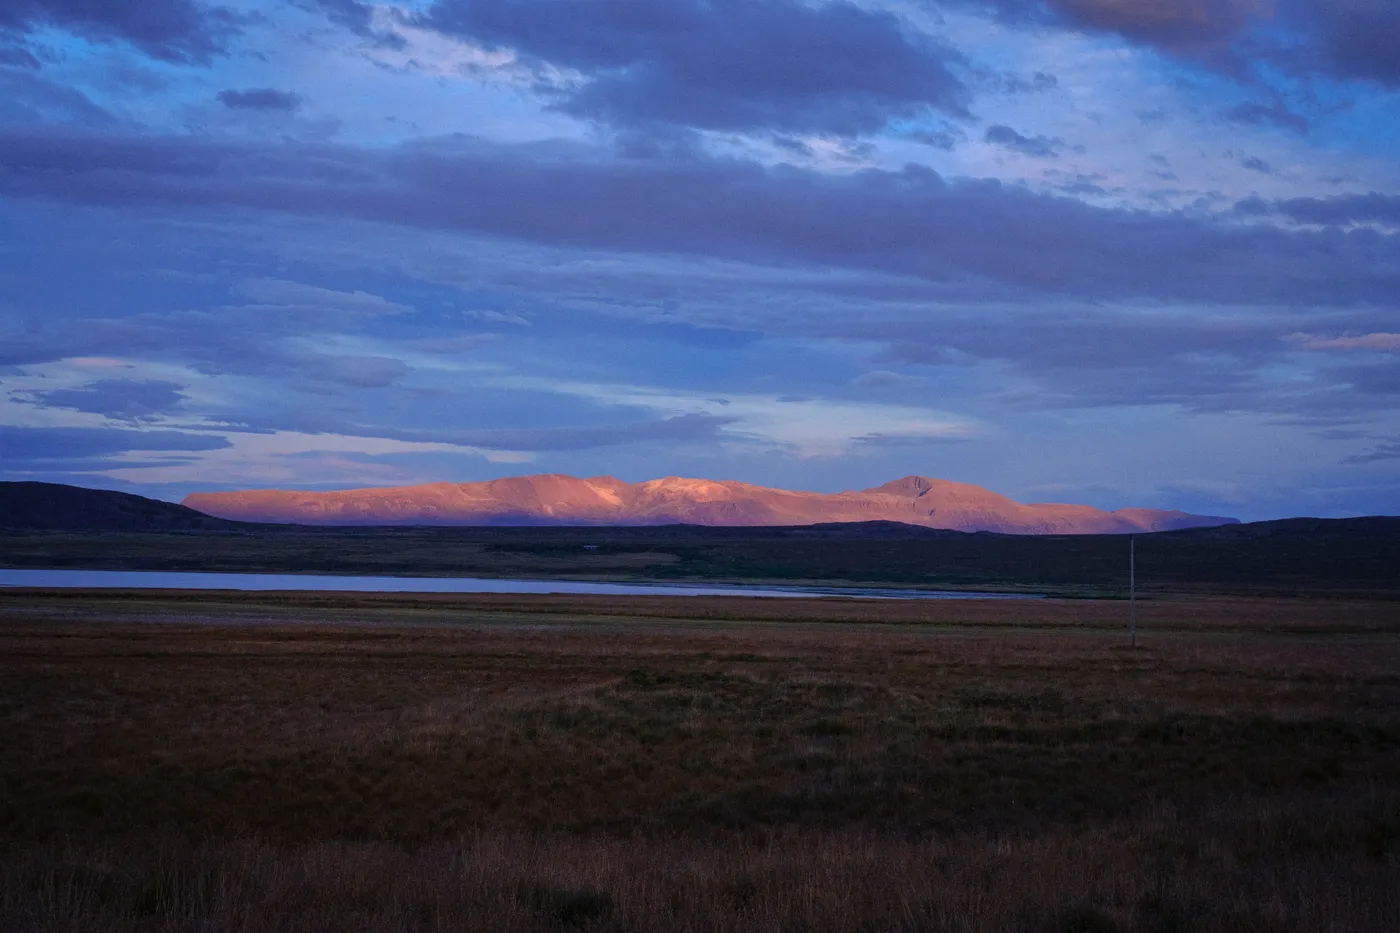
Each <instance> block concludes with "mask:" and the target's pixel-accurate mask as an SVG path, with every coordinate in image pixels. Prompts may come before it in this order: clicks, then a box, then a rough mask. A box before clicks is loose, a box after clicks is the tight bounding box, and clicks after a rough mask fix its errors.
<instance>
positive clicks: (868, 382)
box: [851, 369, 928, 389]
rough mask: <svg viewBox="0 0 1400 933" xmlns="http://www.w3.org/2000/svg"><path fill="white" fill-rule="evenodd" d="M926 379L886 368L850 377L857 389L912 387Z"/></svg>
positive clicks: (921, 383) (919, 384)
mask: <svg viewBox="0 0 1400 933" xmlns="http://www.w3.org/2000/svg"><path fill="white" fill-rule="evenodd" d="M927 381H928V380H926V379H924V378H923V377H921V376H906V375H904V374H903V373H895V372H890V371H889V370H887V369H877V370H874V371H872V372H868V373H862V374H861V375H859V376H857V377H856V378H854V379H852V380H851V385H853V386H855V387H856V388H858V389H913V388H917V387H919V386H921V385H923V384H924V383H925V382H927Z"/></svg>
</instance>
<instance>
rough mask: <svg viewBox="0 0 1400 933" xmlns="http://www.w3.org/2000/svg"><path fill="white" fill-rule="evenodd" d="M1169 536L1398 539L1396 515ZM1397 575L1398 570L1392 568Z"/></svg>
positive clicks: (1284, 522) (1197, 530)
mask: <svg viewBox="0 0 1400 933" xmlns="http://www.w3.org/2000/svg"><path fill="white" fill-rule="evenodd" d="M1171 537H1174V538H1175V537H1182V538H1214V539H1222V540H1253V539H1260V538H1312V539H1317V540H1322V539H1327V538H1345V539H1348V540H1352V539H1361V538H1364V539H1368V540H1376V539H1384V538H1400V516H1392V515H1368V516H1365V517H1362V518H1280V519H1275V520H1273V521H1267V522H1249V523H1248V524H1243V525H1222V526H1219V527H1214V528H1191V529H1187V530H1184V531H1177V532H1172V534H1171ZM1396 572H1397V573H1400V568H1397V569H1396Z"/></svg>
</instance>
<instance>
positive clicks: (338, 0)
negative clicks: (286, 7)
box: [301, 0, 374, 36]
mask: <svg viewBox="0 0 1400 933" xmlns="http://www.w3.org/2000/svg"><path fill="white" fill-rule="evenodd" d="M301 3H302V5H304V6H307V7H309V8H311V9H313V10H319V11H321V12H322V13H324V14H325V15H326V18H327V19H329V20H330V21H331V22H333V23H335V24H336V25H337V26H341V27H342V28H345V29H348V30H350V31H351V32H353V33H355V34H356V35H360V36H367V35H369V34H370V33H371V32H372V31H373V25H374V7H372V6H371V5H370V4H368V3H361V2H360V0H301Z"/></svg>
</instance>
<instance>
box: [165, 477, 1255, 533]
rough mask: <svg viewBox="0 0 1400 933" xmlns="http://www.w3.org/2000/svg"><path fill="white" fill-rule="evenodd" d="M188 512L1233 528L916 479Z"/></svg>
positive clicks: (470, 494)
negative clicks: (818, 488) (837, 487)
mask: <svg viewBox="0 0 1400 933" xmlns="http://www.w3.org/2000/svg"><path fill="white" fill-rule="evenodd" d="M184 505H185V506H187V507H189V508H192V509H195V510H196V511H199V512H203V513H205V514H208V515H213V516H216V517H218V518H223V519H229V520H234V521H251V522H274V523H296V524H310V525H346V526H353V525H464V526H470V525H551V524H582V525H590V524H596V525H665V524H696V525H713V526H732V527H757V526H775V525H812V524H822V523H850V522H868V521H894V522H901V523H904V524H910V525H919V526H922V527H925V528H936V529H946V530H953V531H991V532H998V533H1003V534H1039V535H1044V534H1133V533H1143V532H1151V531H1173V530H1180V529H1186V528H1201V527H1214V526H1219V525H1229V524H1237V523H1238V522H1237V520H1236V519H1233V518H1226V517H1223V516H1213V515H1192V514H1190V513H1187V512H1182V511H1176V510H1163V509H1142V508H1126V509H1119V510H1117V511H1113V512H1109V511H1104V510H1102V509H1098V508H1095V507H1093V506H1087V505H1072V504H1067V503H1053V502H1052V503H1044V502H1042V503H1031V504H1026V503H1020V502H1016V501H1015V500H1012V499H1009V498H1007V497H1006V496H1002V495H999V494H997V493H994V492H991V491H990V490H987V489H984V488H982V487H981V486H975V485H972V484H969V483H956V482H952V481H949V480H941V479H934V478H931V477H927V476H918V475H910V476H905V477H902V478H900V479H897V480H892V481H890V482H888V483H884V484H881V485H879V486H874V487H871V488H869V489H860V490H846V491H843V492H839V493H819V492H806V491H800V490H787V489H777V488H773V487H768V486H758V485H755V484H752V483H743V482H738V481H736V480H709V479H700V478H693V477H680V476H666V477H661V478H659V479H653V480H647V481H645V482H641V483H627V482H624V481H623V480H619V479H617V478H616V477H612V476H592V477H587V478H579V477H574V476H569V475H567V474H562V473H542V474H535V475H530V476H512V477H504V478H501V479H495V480H486V481H483V482H476V483H450V482H439V483H426V484H422V485H418V486H398V487H383V488H365V489H349V490H339V491H332V492H301V491H295V490H275V489H272V490H243V491H237V492H214V493H194V494H192V495H190V496H187V497H186V498H185V500H184Z"/></svg>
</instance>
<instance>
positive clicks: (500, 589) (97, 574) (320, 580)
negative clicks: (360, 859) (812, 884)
mask: <svg viewBox="0 0 1400 933" xmlns="http://www.w3.org/2000/svg"><path fill="white" fill-rule="evenodd" d="M0 586H40V587H86V588H94V587H99V588H114V589H138V590H284V591H286V590H329V591H337V592H346V593H581V594H591V595H596V596H762V597H767V598H773V599H783V598H787V599H793V598H798V597H806V598H810V597H813V596H845V597H855V598H859V599H1037V598H1039V597H1036V596H1025V595H1011V594H1007V593H958V592H944V591H941V590H895V589H869V588H864V587H861V588H843V587H836V586H830V587H828V586H769V587H752V586H729V585H726V584H721V583H717V584H659V583H658V584H652V583H582V582H578V581H575V580H486V579H479V578H475V577H340V576H315V575H312V574H300V573H166V572H164V571H145V570H0Z"/></svg>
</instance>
